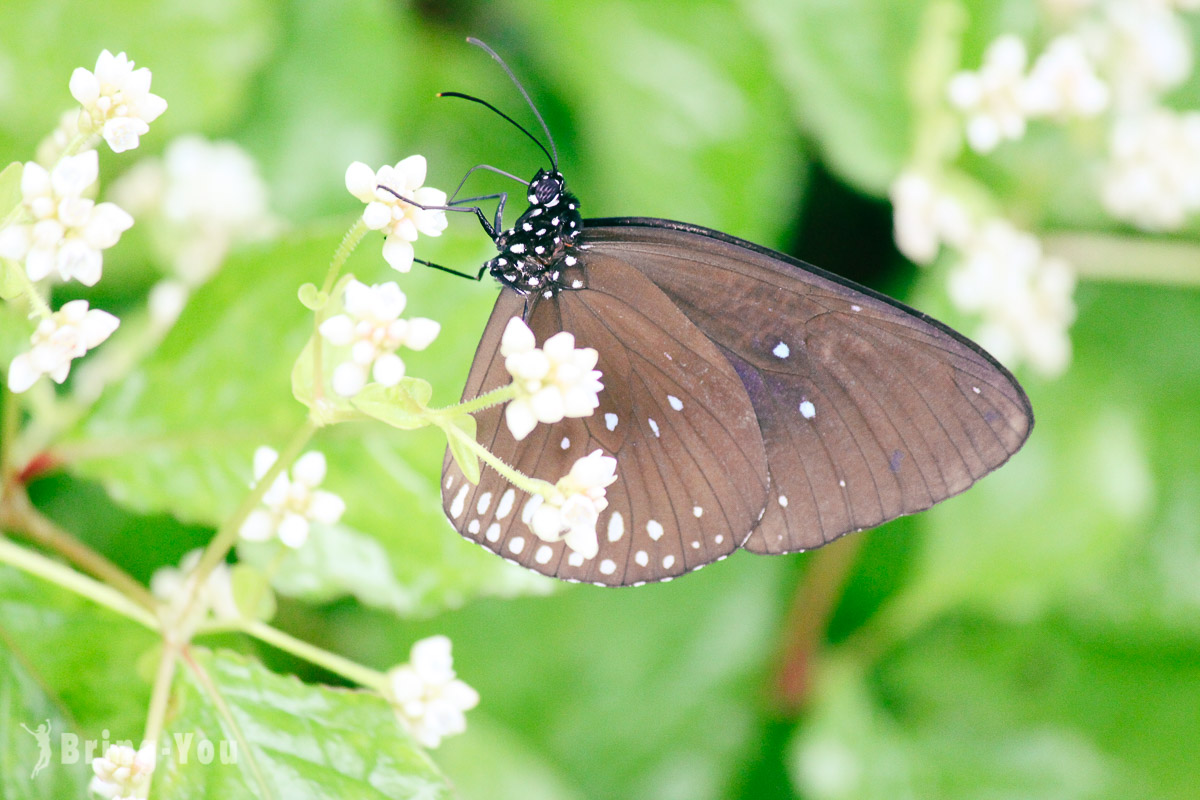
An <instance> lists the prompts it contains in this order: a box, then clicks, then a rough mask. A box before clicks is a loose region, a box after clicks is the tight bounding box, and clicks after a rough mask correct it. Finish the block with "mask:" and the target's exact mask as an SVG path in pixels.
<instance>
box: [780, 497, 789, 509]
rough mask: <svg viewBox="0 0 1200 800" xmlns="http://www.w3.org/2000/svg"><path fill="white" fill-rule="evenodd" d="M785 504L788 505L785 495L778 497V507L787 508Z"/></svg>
mask: <svg viewBox="0 0 1200 800" xmlns="http://www.w3.org/2000/svg"><path fill="white" fill-rule="evenodd" d="M787 503H788V501H787V495H786V494H781V495H779V505H781V506H783V507H784V508H787Z"/></svg>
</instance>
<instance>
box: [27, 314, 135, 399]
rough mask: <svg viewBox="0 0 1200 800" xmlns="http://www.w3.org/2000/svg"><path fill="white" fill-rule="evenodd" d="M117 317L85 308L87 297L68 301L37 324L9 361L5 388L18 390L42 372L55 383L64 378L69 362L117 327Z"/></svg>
mask: <svg viewBox="0 0 1200 800" xmlns="http://www.w3.org/2000/svg"><path fill="white" fill-rule="evenodd" d="M119 324H120V320H118V319H117V318H116V317H114V316H113V315H112V314H109V313H108V312H107V311H101V310H99V309H90V310H89V309H88V301H87V300H72V301H70V302H69V303H66V304H65V305H63V307H62V308H60V309H59V310H58V311H55V312H54V313H53V314H51V315H50V316H49V317H47V318H46V319H43V320H42V321H41V322H39V323H38V326H37V328H36V329H35V330H34V332H33V336H32V337H31V343H32V347H31V348H30V350H29V351H28V352H26V353H21V354H20V355H19V356H17V357H16V358H14V359H13V360H12V363H11V364H10V365H9V367H8V388H9V389H10V390H12V391H13V392H15V393H18V394H19V393H21V392H24V391H26V390H28V389H29V387H31V386H33V384H34V383H35V382H36V381H37V379H38V378H40V377H41V376H43V375H49V376H50V378H51V379H52V380H53V381H54V382H55V383H62V382H63V381H65V380H66V379H67V373H68V372H69V371H70V369H71V361H72V360H74V359H76V358H79V357H80V356H82V355H83V354H84V353H86V352H87V351H88V350H91V349H92V348H93V347H96V346H97V345H99V344H100V343H101V342H103V341H104V340H105V339H107V338H108V337H109V336H111V335H112V332H113V331H115V330H116V329H117V326H118V325H119Z"/></svg>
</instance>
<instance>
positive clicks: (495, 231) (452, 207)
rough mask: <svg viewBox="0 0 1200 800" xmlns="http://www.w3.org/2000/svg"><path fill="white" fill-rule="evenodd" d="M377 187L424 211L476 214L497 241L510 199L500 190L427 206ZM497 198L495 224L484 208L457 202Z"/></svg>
mask: <svg viewBox="0 0 1200 800" xmlns="http://www.w3.org/2000/svg"><path fill="white" fill-rule="evenodd" d="M377 188H379V189H383V190H384V191H385V192H387V193H388V194H390V195H393V196H395V198H396V199H397V200H400V201H402V202H404V203H408V204H409V205H410V206H415V207H416V208H419V209H421V210H422V211H461V212H465V213H468V214H474V215H475V216H477V217H479V224H480V225H482V226H483V229H484V231H486V232H487V235H488V238H490V239H491V240H492V241H496V237H497V236H498V235H499V233H500V227H501V221H502V220H503V219H504V203H505V201H506V200H508V193H507V192H499V193H497V194H493V195H485V196H483V197H467V198H463V199H462V200H458V201H456V202H455V203H450V204H447V205H444V206H427V205H422V204H421V203H418V202H416V201H415V200H409V199H408V198H407V197H401V196H400V193H399V192H397V191H395V190H394V189H391V188H390V187H387V186H383V185H380V186H378V187H377ZM497 198H499V200H500V203H499V205H498V206H497V208H496V224H495V225H493V224H492V223H490V222H488V218H487V217H485V216H484V215H483V209H482V208H480V207H479V206H462V205H457V203H471V202H476V201H479V200H493V199H497Z"/></svg>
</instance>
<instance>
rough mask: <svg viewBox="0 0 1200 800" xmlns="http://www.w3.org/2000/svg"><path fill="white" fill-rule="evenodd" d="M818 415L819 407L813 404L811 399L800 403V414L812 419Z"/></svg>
mask: <svg viewBox="0 0 1200 800" xmlns="http://www.w3.org/2000/svg"><path fill="white" fill-rule="evenodd" d="M816 415H817V407H816V406H814V405H813V404H812V401H811V400H805V401H804V402H802V403H801V404H800V416H802V417H804V418H805V419H812V418H813V417H815V416H816Z"/></svg>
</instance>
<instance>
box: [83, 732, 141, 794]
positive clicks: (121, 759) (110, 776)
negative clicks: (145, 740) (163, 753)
mask: <svg viewBox="0 0 1200 800" xmlns="http://www.w3.org/2000/svg"><path fill="white" fill-rule="evenodd" d="M154 763H155V758H154V746H153V745H152V744H147V745H146V746H144V747H143V748H142V749H141V750H134V749H133V748H132V747H129V746H128V745H123V744H114V745H110V746H109V747H108V749H107V750H105V751H104V755H102V756H97V757H96V758H94V759H92V772H94V773H95V776H94V777H93V778H92V781H91V783H89V784H88V790H89V791H92V792H94V793H95V794H98V795H100V796H101V797H104V798H108V800H135V798H142V797H145V796H146V791H147V790H148V789H149V788H150V776H151V775H152V774H153V773H154Z"/></svg>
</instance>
